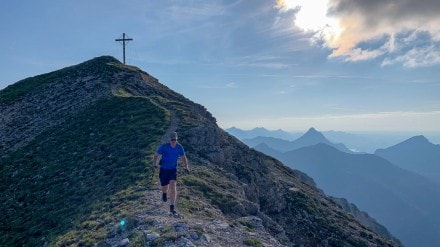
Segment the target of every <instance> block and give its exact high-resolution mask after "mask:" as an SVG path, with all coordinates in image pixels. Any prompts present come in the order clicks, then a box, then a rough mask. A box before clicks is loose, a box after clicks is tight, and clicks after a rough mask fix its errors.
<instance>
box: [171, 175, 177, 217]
mask: <svg viewBox="0 0 440 247" xmlns="http://www.w3.org/2000/svg"><path fill="white" fill-rule="evenodd" d="M176 184H177V182H176V180H171V181H170V186H169V189H170V211H171V212H173V211H174V204H175V203H176V198H177V190H176V187H177V186H176Z"/></svg>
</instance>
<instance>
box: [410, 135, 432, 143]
mask: <svg viewBox="0 0 440 247" xmlns="http://www.w3.org/2000/svg"><path fill="white" fill-rule="evenodd" d="M405 142H408V143H419V144H427V143H429V144H431V142H429V140H428V139H427V138H426V137H425V136H423V135H418V136H413V137H411V138H409V139H408V140H406V141H405Z"/></svg>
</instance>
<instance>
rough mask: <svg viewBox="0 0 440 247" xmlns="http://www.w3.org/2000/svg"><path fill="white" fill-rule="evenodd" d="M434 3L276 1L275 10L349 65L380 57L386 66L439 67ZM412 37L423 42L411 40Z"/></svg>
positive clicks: (414, 0) (437, 6) (427, 0)
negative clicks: (290, 17)
mask: <svg viewBox="0 0 440 247" xmlns="http://www.w3.org/2000/svg"><path fill="white" fill-rule="evenodd" d="M431 3H434V2H433V1H432V0H407V1H351V0H276V5H275V8H276V9H278V11H279V12H280V13H283V12H284V13H285V12H291V13H293V14H294V16H293V22H292V24H293V25H295V26H296V27H297V28H300V29H302V30H303V31H304V32H308V33H313V38H312V41H320V42H318V43H317V44H321V45H324V46H326V47H328V48H330V49H331V50H332V54H331V55H330V56H329V57H340V58H342V59H344V60H345V61H350V62H356V61H366V60H372V59H376V58H379V59H381V60H382V63H381V64H382V65H381V66H387V65H392V64H396V63H400V64H402V65H403V66H405V67H420V66H433V65H437V64H440V62H439V61H440V59H439V55H438V54H440V28H439V26H440V15H438V14H437V13H438V11H439V10H440V4H431ZM424 6H425V7H424ZM426 6H430V7H429V8H426ZM329 13H330V14H329ZM411 37H418V38H417V39H413V40H410V38H411ZM378 42H382V43H381V45H378V44H379V43H378ZM360 44H363V46H359V45H360ZM365 44H368V45H369V46H366V45H365ZM370 44H371V45H370ZM425 51H429V52H425ZM414 58H416V61H418V62H417V63H414V62H413V61H414Z"/></svg>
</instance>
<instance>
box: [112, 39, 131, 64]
mask: <svg viewBox="0 0 440 247" xmlns="http://www.w3.org/2000/svg"><path fill="white" fill-rule="evenodd" d="M132 40H133V39H130V38H128V37H127V38H125V33H122V39H115V41H122V51H123V55H124V64H125V42H126V41H127V43H128V41H132Z"/></svg>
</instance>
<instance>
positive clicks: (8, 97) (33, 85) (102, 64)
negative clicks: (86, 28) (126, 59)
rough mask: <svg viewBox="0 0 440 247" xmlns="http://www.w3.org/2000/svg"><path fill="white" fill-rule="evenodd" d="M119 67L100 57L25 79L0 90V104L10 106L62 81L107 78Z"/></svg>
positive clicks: (104, 57) (105, 57)
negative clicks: (93, 75)
mask: <svg viewBox="0 0 440 247" xmlns="http://www.w3.org/2000/svg"><path fill="white" fill-rule="evenodd" d="M119 66H120V63H119V62H118V61H117V60H116V59H114V58H113V57H109V56H102V57H98V58H95V59H92V60H89V61H86V62H84V63H81V64H79V65H76V66H70V67H66V68H63V69H60V70H57V71H54V72H50V73H47V74H42V75H37V76H34V77H30V78H26V79H23V80H21V81H18V82H16V83H14V84H12V85H10V86H8V87H6V88H5V89H3V90H1V91H0V104H10V103H12V102H14V101H16V100H18V99H21V98H22V97H23V96H25V95H26V94H28V93H30V92H35V91H37V90H40V89H41V88H43V86H44V85H48V84H52V83H56V82H58V81H60V80H64V79H69V78H75V77H78V78H80V77H86V76H87V75H89V74H95V75H96V74H101V75H103V76H104V78H109V76H110V74H111V73H110V72H112V71H115V70H116V69H117V68H119Z"/></svg>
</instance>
